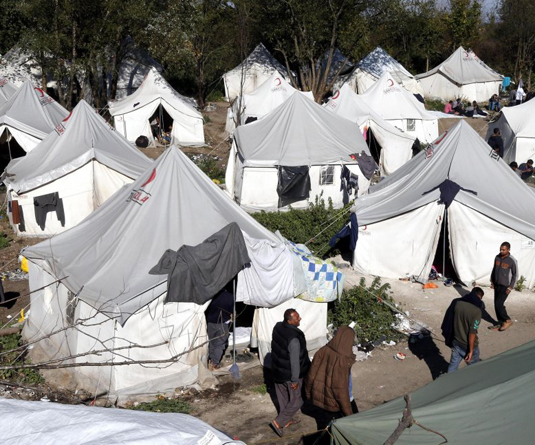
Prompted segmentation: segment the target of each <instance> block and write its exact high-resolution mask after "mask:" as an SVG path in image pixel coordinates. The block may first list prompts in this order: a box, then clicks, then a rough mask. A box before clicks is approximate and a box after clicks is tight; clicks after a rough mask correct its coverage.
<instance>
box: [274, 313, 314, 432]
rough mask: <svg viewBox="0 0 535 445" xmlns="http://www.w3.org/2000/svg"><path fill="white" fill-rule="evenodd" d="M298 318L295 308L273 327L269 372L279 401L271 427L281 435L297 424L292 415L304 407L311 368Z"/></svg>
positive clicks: (299, 318)
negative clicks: (305, 386) (304, 382)
mask: <svg viewBox="0 0 535 445" xmlns="http://www.w3.org/2000/svg"><path fill="white" fill-rule="evenodd" d="M300 322H301V317H300V316H299V314H298V313H297V311H296V310H295V309H287V310H286V311H285V312H284V321H279V322H278V323H277V324H276V325H275V327H274V328H273V338H272V341H271V373H272V377H273V381H274V382H275V391H276V393H277V400H278V402H279V415H278V416H277V417H276V418H275V419H274V420H273V421H272V422H271V427H272V428H273V429H274V430H275V432H276V433H277V434H278V435H279V436H281V437H282V435H283V433H284V430H283V428H287V427H289V426H290V425H291V424H292V423H297V422H295V421H294V419H292V417H293V416H294V415H295V413H297V411H299V409H300V408H301V406H303V398H302V396H301V388H302V386H303V378H304V377H305V375H306V374H307V371H308V368H309V367H310V359H309V358H308V351H307V345H306V340H305V334H303V331H301V329H299V324H300Z"/></svg>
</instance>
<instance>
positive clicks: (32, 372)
mask: <svg viewBox="0 0 535 445" xmlns="http://www.w3.org/2000/svg"><path fill="white" fill-rule="evenodd" d="M22 344H23V341H22V336H21V335H20V334H10V335H3V336H1V337H0V354H1V355H0V366H13V365H19V364H29V363H31V362H30V361H29V360H28V359H27V357H26V353H25V352H24V350H22V349H17V348H18V347H19V346H22ZM0 380H8V381H10V382H13V383H18V384H20V385H23V384H37V383H42V382H43V381H44V380H43V377H42V376H41V374H39V371H38V370H37V369H34V368H24V369H4V370H0Z"/></svg>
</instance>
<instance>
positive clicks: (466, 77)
mask: <svg viewBox="0 0 535 445" xmlns="http://www.w3.org/2000/svg"><path fill="white" fill-rule="evenodd" d="M416 79H418V80H419V81H420V83H421V85H422V88H423V90H424V95H425V97H438V98H440V99H443V100H450V99H455V98H458V97H463V98H465V99H468V100H469V101H473V100H475V101H478V102H484V101H488V100H489V99H490V97H491V96H492V95H493V94H498V93H499V88H500V84H501V82H502V77H501V76H500V75H499V74H498V73H496V72H495V71H494V70H492V69H490V68H489V67H488V66H487V65H485V64H484V63H483V62H482V61H481V60H480V59H479V58H478V57H477V56H476V55H475V53H474V52H473V51H470V50H468V51H467V50H465V49H464V48H463V47H462V46H460V47H459V48H457V50H456V51H455V52H454V53H453V54H452V55H451V56H450V57H448V58H447V59H446V60H445V61H444V62H442V63H441V64H440V65H438V66H436V67H435V68H433V69H432V70H430V71H427V72H425V73H422V74H418V75H417V76H416Z"/></svg>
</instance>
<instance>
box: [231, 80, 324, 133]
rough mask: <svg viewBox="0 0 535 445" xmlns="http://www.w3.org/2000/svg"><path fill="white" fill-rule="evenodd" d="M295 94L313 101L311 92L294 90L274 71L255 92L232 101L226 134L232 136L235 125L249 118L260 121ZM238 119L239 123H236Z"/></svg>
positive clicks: (241, 123) (243, 122)
mask: <svg viewBox="0 0 535 445" xmlns="http://www.w3.org/2000/svg"><path fill="white" fill-rule="evenodd" d="M296 92H297V93H299V94H303V95H304V96H305V97H308V98H309V99H310V100H312V101H313V100H314V95H313V94H312V92H311V91H306V92H303V91H298V90H296V89H295V88H294V87H292V86H291V85H290V84H289V83H288V82H287V81H286V79H285V78H284V77H283V76H282V75H281V74H280V73H279V72H278V71H274V72H273V74H272V75H271V76H270V77H269V78H268V79H267V80H266V81H265V82H264V83H263V84H262V85H260V86H259V87H258V88H257V89H256V90H254V91H253V92H251V93H248V94H243V95H242V96H239V97H237V98H236V100H234V102H233V104H232V106H231V107H230V108H229V110H228V114H227V123H226V127H225V131H226V133H227V134H228V135H229V136H230V135H232V133H233V132H234V129H235V128H236V124H239V125H243V124H245V123H246V122H247V119H249V118H256V119H260V118H262V117H264V116H266V115H267V114H269V113H270V112H271V111H273V110H274V109H275V108H277V107H278V106H279V105H281V104H282V103H283V102H284V101H285V100H286V99H288V98H289V97H290V96H291V95H292V94H294V93H296ZM240 110H241V112H240ZM238 118H239V119H240V122H237V119H238Z"/></svg>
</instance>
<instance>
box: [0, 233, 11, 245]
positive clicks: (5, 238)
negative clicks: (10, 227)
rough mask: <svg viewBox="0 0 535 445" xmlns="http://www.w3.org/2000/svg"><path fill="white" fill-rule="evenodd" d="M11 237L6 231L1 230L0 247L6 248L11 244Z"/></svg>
mask: <svg viewBox="0 0 535 445" xmlns="http://www.w3.org/2000/svg"><path fill="white" fill-rule="evenodd" d="M10 242H11V239H10V238H9V236H7V234H6V233H4V232H0V249H4V248H6V247H8V246H9V243H10Z"/></svg>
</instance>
